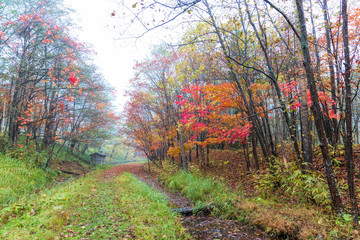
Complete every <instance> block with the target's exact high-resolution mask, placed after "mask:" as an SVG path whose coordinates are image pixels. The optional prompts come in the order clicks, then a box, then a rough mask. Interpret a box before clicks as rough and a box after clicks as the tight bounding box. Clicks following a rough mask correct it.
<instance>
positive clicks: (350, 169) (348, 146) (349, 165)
mask: <svg viewBox="0 0 360 240" xmlns="http://www.w3.org/2000/svg"><path fill="white" fill-rule="evenodd" d="M341 15H342V18H343V24H342V32H343V43H344V57H345V76H344V82H345V123H346V132H345V142H344V147H345V149H344V151H345V159H346V170H347V182H348V188H349V198H350V202H351V209H352V215H353V218H354V222H355V223H357V222H358V215H359V214H358V212H359V210H358V205H357V200H356V193H355V186H354V156H353V142H352V108H351V102H352V101H351V98H352V94H351V79H350V76H351V62H350V50H349V35H348V16H347V0H342V4H341Z"/></svg>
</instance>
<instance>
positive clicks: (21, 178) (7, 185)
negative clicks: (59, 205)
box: [0, 155, 55, 209]
mask: <svg viewBox="0 0 360 240" xmlns="http://www.w3.org/2000/svg"><path fill="white" fill-rule="evenodd" d="M54 175H55V173H54V172H53V171H51V170H47V171H44V170H42V169H40V168H37V167H34V166H31V165H29V164H27V163H25V162H24V161H21V160H18V159H14V158H11V157H9V156H6V155H0V190H1V191H0V206H2V205H4V204H9V203H13V202H15V201H17V200H18V199H19V198H20V197H26V196H27V195H29V194H32V193H34V192H39V191H40V190H42V189H44V188H45V187H46V186H47V185H48V184H49V182H50V181H51V179H52V178H53V177H54ZM0 209H1V208H0Z"/></svg>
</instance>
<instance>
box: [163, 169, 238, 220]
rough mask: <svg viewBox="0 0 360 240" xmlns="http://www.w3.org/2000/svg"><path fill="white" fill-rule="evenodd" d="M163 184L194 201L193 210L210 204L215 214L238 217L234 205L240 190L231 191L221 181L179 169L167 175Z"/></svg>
mask: <svg viewBox="0 0 360 240" xmlns="http://www.w3.org/2000/svg"><path fill="white" fill-rule="evenodd" d="M165 184H166V186H167V187H168V188H169V189H170V190H173V191H180V192H181V193H182V194H184V195H185V196H187V197H188V198H189V199H190V200H191V201H192V202H193V203H195V210H196V209H201V208H203V207H205V206H210V207H211V208H212V213H213V214H215V215H219V216H222V217H226V218H238V216H236V215H238V214H239V212H238V211H237V210H236V208H235V205H236V202H237V199H238V198H239V197H241V196H242V192H241V191H238V192H236V191H231V190H230V189H229V188H228V187H227V186H226V185H225V184H224V183H222V182H221V181H218V180H216V179H213V178H206V177H202V176H200V175H198V174H193V173H191V172H184V171H181V172H179V173H176V174H172V175H171V176H168V178H167V179H166V180H165Z"/></svg>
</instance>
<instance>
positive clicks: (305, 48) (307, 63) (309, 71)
mask: <svg viewBox="0 0 360 240" xmlns="http://www.w3.org/2000/svg"><path fill="white" fill-rule="evenodd" d="M295 3H296V7H297V12H298V19H299V25H300V32H301V35H300V43H301V48H302V54H303V58H304V59H303V61H304V68H305V71H306V77H307V82H308V87H309V89H310V95H311V100H312V103H313V104H312V106H311V111H312V112H313V115H314V117H315V126H316V130H317V133H318V136H319V141H320V148H321V152H322V155H323V158H324V163H325V173H326V179H327V182H328V185H329V190H330V196H331V201H332V206H333V210H334V212H335V213H336V214H338V215H342V214H343V212H344V210H343V206H342V202H341V198H340V195H339V191H338V189H337V186H336V181H335V175H334V170H333V167H332V163H331V158H330V154H329V147H328V142H327V139H326V136H325V129H324V122H323V115H322V113H321V107H320V102H319V96H318V93H317V88H316V84H315V76H314V71H313V67H312V63H311V57H310V50H309V42H308V34H307V29H306V21H305V15H304V9H303V1H302V0H295Z"/></svg>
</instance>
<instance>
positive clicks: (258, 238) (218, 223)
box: [102, 164, 271, 240]
mask: <svg viewBox="0 0 360 240" xmlns="http://www.w3.org/2000/svg"><path fill="white" fill-rule="evenodd" d="M123 172H130V173H132V174H134V175H135V176H137V177H138V178H140V179H141V180H142V181H144V182H146V183H148V184H149V185H152V186H154V187H155V188H156V189H157V190H159V191H161V192H163V193H165V194H166V195H167V196H169V198H170V200H171V202H172V204H173V205H174V207H175V208H183V207H193V206H192V204H191V202H190V201H189V200H188V199H187V198H185V197H182V196H181V195H180V194H173V193H169V192H168V191H166V190H165V189H164V187H163V186H162V185H161V184H160V182H159V181H158V180H157V179H155V178H153V177H151V176H150V175H149V174H148V173H147V172H146V171H145V170H144V168H143V166H142V165H141V164H126V165H120V166H114V167H112V168H111V169H108V170H106V171H104V172H103V174H102V178H103V179H104V180H106V179H109V178H113V177H116V176H118V175H120V174H121V173H123ZM181 222H182V224H183V226H184V227H185V228H186V229H187V230H188V231H189V233H190V234H191V235H192V236H193V237H194V238H195V239H244V240H245V239H255V240H263V239H271V238H270V237H269V236H267V235H266V234H265V233H264V232H263V231H261V230H259V229H257V228H255V227H253V226H249V225H246V224H243V223H241V222H239V221H234V220H224V219H219V218H216V217H212V216H209V215H206V214H199V215H190V216H182V219H181Z"/></svg>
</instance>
